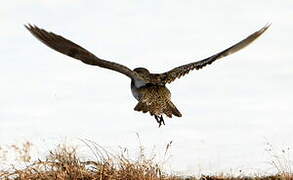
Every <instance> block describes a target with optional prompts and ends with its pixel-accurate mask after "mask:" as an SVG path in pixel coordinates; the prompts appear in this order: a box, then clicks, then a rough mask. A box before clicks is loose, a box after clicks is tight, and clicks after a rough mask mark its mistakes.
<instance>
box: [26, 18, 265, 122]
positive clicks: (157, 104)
mask: <svg viewBox="0 0 293 180" xmlns="http://www.w3.org/2000/svg"><path fill="white" fill-rule="evenodd" d="M269 26H270V24H269V25H266V26H264V27H263V28H261V29H260V30H258V31H256V32H254V33H252V34H251V35H249V36H248V37H247V38H245V39H243V40H242V41H240V42H238V43H236V44H234V45H233V46H231V47H229V48H227V49H225V50H223V51H221V52H219V53H216V54H214V55H212V56H210V57H208V58H205V59H203V60H200V61H196V62H192V63H189V64H185V65H182V66H179V67H176V68H173V69H171V70H170V71H167V72H164V73H161V74H156V73H151V72H150V71H149V70H147V69H146V68H143V67H138V68H135V69H133V70H131V69H129V68H128V67H126V66H124V65H121V64H118V63H116V62H111V61H107V60H104V59H101V58H99V57H97V56H95V55H94V54H93V53H91V52H89V51H88V50H86V49H85V48H83V47H81V46H79V45H77V44H75V43H74V42H72V41H70V40H68V39H66V38H64V37H62V36H60V35H57V34H55V33H52V32H48V31H46V30H44V29H41V28H39V27H37V26H35V25H30V24H28V25H25V27H26V29H27V30H29V31H30V32H31V33H32V35H34V36H35V37H36V38H37V39H38V40H40V41H41V42H42V43H44V44H45V45H47V46H48V47H50V48H52V49H54V50H56V51H58V52H60V53H62V54H65V55H67V56H70V57H72V58H75V59H78V60H80V61H82V62H83V63H85V64H89V65H94V66H99V67H102V68H107V69H110V70H113V71H117V72H120V73H122V74H124V75H126V76H128V77H129V78H130V79H131V91H132V94H133V96H134V97H135V99H137V101H138V103H137V105H136V106H135V107H134V110H135V111H142V112H143V113H146V112H149V113H150V115H151V116H154V117H155V119H156V121H157V123H158V124H159V127H160V126H161V125H162V124H164V125H165V122H164V119H163V114H165V115H166V116H168V117H169V118H172V115H174V116H177V117H181V116H182V114H181V113H180V112H179V110H178V109H177V108H176V106H175V105H174V104H173V103H172V101H171V93H170V91H169V90H168V88H167V87H166V84H168V83H171V82H173V81H174V80H175V79H177V78H180V77H181V76H184V75H185V74H187V73H189V72H190V71H192V70H195V69H196V70H199V69H201V68H203V67H205V66H206V65H209V64H212V63H213V62H214V61H216V60H217V59H220V58H222V57H225V56H228V55H230V54H232V53H235V52H237V51H239V50H240V49H242V48H244V47H246V46H247V45H249V44H250V43H252V42H253V41H254V40H255V39H257V38H258V37H259V36H260V35H261V34H263V33H264V32H265V31H266V30H267V29H268V28H269Z"/></svg>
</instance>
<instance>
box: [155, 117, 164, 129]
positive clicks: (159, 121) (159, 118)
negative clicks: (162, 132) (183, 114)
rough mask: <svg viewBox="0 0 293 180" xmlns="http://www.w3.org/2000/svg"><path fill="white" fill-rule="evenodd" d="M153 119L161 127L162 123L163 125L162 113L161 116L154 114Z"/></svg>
mask: <svg viewBox="0 0 293 180" xmlns="http://www.w3.org/2000/svg"><path fill="white" fill-rule="evenodd" d="M155 119H156V121H157V123H158V124H159V127H161V126H162V124H163V125H165V121H164V118H163V116H162V115H161V116H156V115H155Z"/></svg>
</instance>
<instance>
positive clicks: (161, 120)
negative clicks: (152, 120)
mask: <svg viewBox="0 0 293 180" xmlns="http://www.w3.org/2000/svg"><path fill="white" fill-rule="evenodd" d="M161 123H163V124H164V125H165V121H164V118H163V115H161V117H160V124H161Z"/></svg>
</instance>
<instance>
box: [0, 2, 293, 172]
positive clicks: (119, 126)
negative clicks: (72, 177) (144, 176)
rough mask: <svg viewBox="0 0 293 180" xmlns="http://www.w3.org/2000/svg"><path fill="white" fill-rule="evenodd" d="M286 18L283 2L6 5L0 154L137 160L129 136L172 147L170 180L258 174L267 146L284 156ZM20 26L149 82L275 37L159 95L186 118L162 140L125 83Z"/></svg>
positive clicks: (292, 100)
mask: <svg viewBox="0 0 293 180" xmlns="http://www.w3.org/2000/svg"><path fill="white" fill-rule="evenodd" d="M292 8H293V1H292V0H282V1H280V0H246V1H235V0H222V1H212V0H182V1H175V0H141V1H134V0H125V1H118V0H103V1H102V0H97V1H90V0H87V1H81V0H50V1H49V0H43V1H38V0H26V1H21V0H13V1H5V3H2V5H1V7H0V22H1V34H2V36H1V43H0V47H1V48H0V49H1V50H0V52H1V56H2V58H1V66H0V82H1V94H0V102H1V103H0V122H1V126H0V140H1V144H9V143H16V142H21V141H25V140H29V141H31V142H33V143H34V144H38V143H39V144H42V146H48V147H50V146H51V145H54V144H58V143H60V139H64V138H66V139H73V141H74V139H78V138H81V139H85V138H87V139H91V140H92V141H95V142H97V143H98V144H100V145H102V146H106V147H113V148H115V147H118V146H120V145H121V146H126V147H129V148H133V149H135V148H137V146H138V140H137V138H136V135H135V133H136V132H137V133H139V134H140V137H141V140H142V143H143V144H144V145H145V146H146V147H147V148H149V149H150V150H151V149H152V147H153V146H156V147H157V148H158V151H159V150H160V149H163V147H164V146H165V145H166V144H167V143H168V142H169V141H171V140H172V141H173V146H172V149H171V152H170V153H171V155H172V157H171V160H170V164H169V166H170V168H171V169H173V170H175V171H183V172H193V173H199V172H223V171H224V172H228V171H229V170H230V169H233V170H238V169H242V170H245V171H249V170H252V171H254V170H256V171H267V170H268V169H269V168H270V167H271V166H270V165H269V164H268V163H267V161H269V158H270V157H268V156H267V155H266V152H265V150H264V149H265V143H266V142H267V141H268V142H270V143H271V144H273V145H274V146H276V147H280V148H282V147H292V146H293V138H292V137H293V131H292V127H293V114H292V107H293V95H292V92H293V83H292V79H293V68H292V67H293V53H292V47H293V46H292V42H293V38H292V32H293V24H292V17H293V11H292ZM26 23H31V24H35V25H38V26H39V27H41V28H44V29H46V30H48V31H52V32H55V33H57V34H60V35H62V36H64V37H66V38H68V39H71V40H72V41H74V42H76V43H78V44H80V45H82V46H83V47H84V48H86V49H88V50H90V51H91V52H93V53H94V54H96V55H97V56H98V57H100V58H103V59H107V60H111V61H116V62H118V63H121V64H123V65H127V66H128V67H130V68H131V69H134V68H135V67H141V66H142V67H146V68H148V69H149V70H150V71H151V72H165V71H167V70H170V69H171V68H173V67H176V66H178V65H182V64H185V63H189V62H192V61H197V60H201V59H203V58H206V57H208V56H210V55H212V54H214V53H217V52H219V51H221V50H224V49H225V48H228V47H229V46H231V45H233V44H234V43H236V42H238V41H240V40H242V39H243V38H245V37H246V36H248V35H249V34H251V33H253V32H255V31H256V30H258V29H260V28H261V27H262V26H264V25H265V24H266V23H272V26H271V27H270V28H269V29H268V31H267V32H265V33H264V34H263V35H262V36H261V37H260V38H259V39H257V40H256V41H255V42H253V44H252V45H250V46H248V47H247V48H245V49H244V50H241V51H239V52H237V53H236V54H233V55H231V56H229V57H225V58H223V59H221V60H219V61H217V62H215V63H213V64H212V65H210V66H208V67H206V68H204V69H202V70H200V71H193V72H191V73H189V74H188V75H186V76H184V77H183V78H181V79H180V80H177V81H175V82H174V83H172V84H170V85H168V88H169V89H170V91H171V93H172V99H173V102H174V104H175V105H176V106H177V108H178V109H179V110H180V111H181V113H182V114H183V116H182V117H181V118H173V119H168V118H166V119H165V122H166V126H164V127H162V128H160V129H159V128H157V124H156V122H155V120H154V118H153V117H151V116H149V115H148V114H143V113H141V112H135V111H133V108H134V106H135V105H136V103H137V102H136V100H135V99H134V98H133V97H132V94H131V91H130V79H128V78H127V77H126V76H124V75H121V74H119V73H116V72H112V71H110V70H106V69H102V68H99V67H93V66H89V65H85V64H83V63H81V62H79V61H77V60H74V59H72V58H70V57H66V56H64V55H62V54H60V53H57V52H55V51H53V50H51V49H49V48H48V47H46V46H45V45H43V44H42V43H40V42H39V41H38V40H36V39H35V38H34V37H33V36H32V35H31V34H30V33H29V32H28V31H27V30H26V29H25V28H24V26H23V25H24V24H26ZM46 148H47V147H44V149H46Z"/></svg>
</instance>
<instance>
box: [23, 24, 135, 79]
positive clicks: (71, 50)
mask: <svg viewBox="0 0 293 180" xmlns="http://www.w3.org/2000/svg"><path fill="white" fill-rule="evenodd" d="M25 27H26V29H27V30H29V31H30V32H31V34H32V35H34V36H35V37H36V38H37V39H38V40H40V41H41V42H43V43H44V44H45V45H47V46H48V47H50V48H52V49H54V50H56V51H58V52H60V53H62V54H65V55H67V56H70V57H72V58H75V59H78V60H81V61H82V62H84V63H85V64H89V65H95V66H99V67H103V68H107V69H111V70H114V71H117V72H120V73H122V74H125V75H126V76H128V77H130V78H133V79H135V78H140V77H138V74H137V73H135V72H134V71H132V70H130V69H129V68H128V67H126V66H123V65H121V64H118V63H115V62H111V61H106V60H103V59H100V58H98V57H96V56H95V55H94V54H92V53H91V52H89V51H88V50H86V49H84V48H83V47H81V46H79V45H77V44H75V43H74V42H72V41H70V40H68V39H65V38H64V37H62V36H60V35H57V34H54V33H52V32H47V31H46V30H44V29H41V28H38V27H37V26H32V25H30V24H28V25H25Z"/></svg>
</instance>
